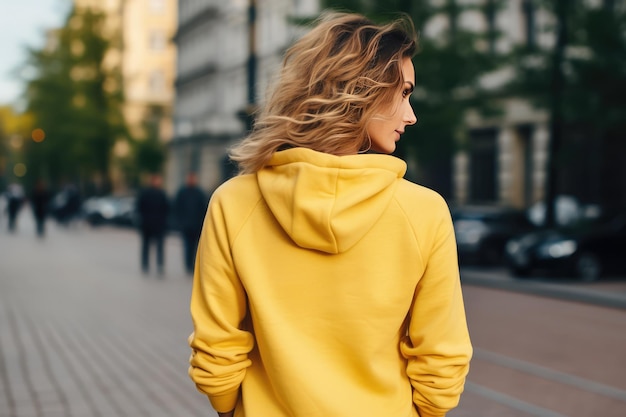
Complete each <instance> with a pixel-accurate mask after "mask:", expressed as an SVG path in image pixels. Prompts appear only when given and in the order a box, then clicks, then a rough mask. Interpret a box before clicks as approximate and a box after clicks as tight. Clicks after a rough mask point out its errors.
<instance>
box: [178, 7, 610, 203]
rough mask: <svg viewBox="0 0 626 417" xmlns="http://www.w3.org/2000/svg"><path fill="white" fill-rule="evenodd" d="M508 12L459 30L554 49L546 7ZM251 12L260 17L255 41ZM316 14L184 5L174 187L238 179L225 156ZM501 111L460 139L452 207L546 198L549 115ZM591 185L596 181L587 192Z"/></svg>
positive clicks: (440, 19)
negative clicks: (194, 179) (192, 180)
mask: <svg viewBox="0 0 626 417" xmlns="http://www.w3.org/2000/svg"><path fill="white" fill-rule="evenodd" d="M433 2H434V0H433ZM437 3H441V2H437ZM596 3H598V4H599V2H596ZM503 5H504V6H503V8H502V9H500V10H498V11H497V13H496V14H495V15H494V16H492V17H491V18H490V17H488V16H486V15H485V14H484V13H482V12H481V11H479V10H477V9H473V10H467V11H465V12H463V13H462V14H461V15H460V16H459V17H458V21H457V24H458V25H460V26H464V27H465V28H468V29H471V30H473V31H477V32H481V31H486V30H487V29H494V28H495V29H497V31H499V32H500V33H501V36H500V37H499V38H498V39H497V40H496V41H495V45H493V48H495V49H496V50H497V51H498V52H501V53H507V52H510V51H511V50H512V49H513V48H514V47H516V46H520V45H524V44H526V45H531V44H537V45H543V46H547V47H549V46H551V45H554V43H555V39H554V34H553V32H549V31H545V30H543V29H545V27H549V26H550V25H553V24H554V23H555V19H554V17H553V16H551V15H550V14H548V13H547V12H546V11H545V9H544V8H541V7H539V6H537V5H536V3H535V2H533V1H531V0H509V1H505V2H503ZM251 6H252V7H253V8H254V12H253V13H252V15H253V16H254V17H255V20H254V22H255V23H254V27H253V33H254V36H253V37H252V38H251V37H249V33H250V31H249V27H250V20H249V16H250V15H249V12H250V7H251ZM319 7H320V5H319V2H318V1H317V0H232V1H230V2H222V1H219V0H206V1H194V0H179V21H178V31H177V34H176V37H175V42H176V45H177V51H178V52H177V53H178V56H177V65H178V67H177V79H176V99H175V110H174V132H173V138H172V140H171V142H170V147H169V156H168V162H167V173H168V185H167V188H168V189H169V190H173V189H175V187H177V186H178V185H180V184H181V183H182V181H183V178H184V176H185V174H186V172H188V171H196V172H198V173H199V177H200V180H201V184H202V185H203V187H204V188H206V189H212V188H214V187H215V186H217V185H219V183H220V182H222V181H223V180H224V179H226V178H227V177H228V176H229V175H230V174H231V173H232V172H231V170H232V169H233V167H232V166H229V165H228V164H227V163H225V161H226V159H225V158H226V149H227V147H228V146H229V145H231V144H232V143H233V142H234V141H236V140H238V139H240V138H241V137H243V136H244V134H245V132H246V123H245V117H242V116H245V114H246V111H247V109H249V108H250V107H251V106H253V105H262V101H263V97H262V94H263V93H264V92H265V89H266V86H267V84H268V82H269V81H270V80H271V78H272V76H273V75H274V73H275V71H276V70H277V69H278V67H279V64H280V62H281V56H282V53H283V52H284V50H285V47H286V46H287V45H288V44H289V43H290V42H291V41H292V40H293V39H295V38H296V37H297V36H298V34H299V31H298V29H297V28H295V27H293V26H290V25H289V24H288V21H287V17H288V16H299V17H310V16H314V15H316V14H317V13H318V12H319ZM448 24H449V19H448V18H447V17H446V16H444V15H441V16H434V17H433V18H432V19H431V20H430V21H429V22H427V24H426V26H425V27H423V28H419V29H421V36H426V37H434V38H436V37H438V36H439V34H440V33H441V31H444V30H445V29H446V28H447V26H446V25H448ZM253 42H254V45H252V43H253ZM251 46H252V48H251ZM251 53H254V54H255V55H256V62H257V65H256V69H255V72H254V74H253V77H254V79H253V80H252V86H253V89H254V90H253V91H252V95H253V96H254V100H250V95H251V92H250V91H249V90H250V87H249V85H250V83H249V81H250V79H249V73H250V72H249V65H248V62H249V57H250V54H251ZM417 59H418V60H419V56H418V57H417ZM513 76H514V71H513V69H512V68H506V67H505V68H502V69H501V70H499V71H497V72H494V73H491V74H488V75H486V76H485V77H484V78H483V79H482V80H481V84H482V86H483V87H484V88H486V89H490V88H493V89H497V88H498V87H500V86H502V85H504V84H505V83H507V82H509V81H510V80H511V79H512V77H513ZM418 83H419V80H418ZM499 104H500V105H501V110H502V111H501V113H500V114H498V115H497V116H493V117H485V116H483V115H481V114H480V113H479V112H478V111H470V112H468V114H467V115H466V125H465V130H466V131H465V133H464V135H462V136H464V137H465V140H466V143H464V146H462V147H461V149H462V150H460V151H459V152H457V154H456V155H455V156H454V160H453V164H452V172H451V173H450V176H451V178H452V188H453V190H452V191H453V192H452V200H453V201H452V203H454V204H469V203H487V204H498V205H506V206H513V207H519V208H524V207H529V206H531V205H532V204H533V203H535V202H537V201H540V200H542V199H543V198H544V197H545V193H546V189H545V186H546V177H547V175H548V155H549V147H550V114H549V112H548V111H546V110H542V109H539V108H537V107H535V106H533V104H532V103H530V102H529V101H527V100H524V99H522V98H520V97H510V96H509V97H502V98H501V99H500V100H499ZM416 111H417V112H419V109H416ZM418 116H419V114H418ZM569 133H570V134H571V132H569ZM566 174H567V173H566ZM561 177H562V178H564V181H565V183H566V186H565V187H562V188H564V189H565V190H568V189H569V190H573V189H576V187H578V186H579V185H580V181H579V178H576V177H571V178H570V177H567V175H562V176H561ZM597 179H598V178H597V176H596V178H595V180H596V182H597ZM593 180H594V178H591V176H589V183H588V184H587V188H588V189H590V190H592V189H593V184H592V182H591V181H593Z"/></svg>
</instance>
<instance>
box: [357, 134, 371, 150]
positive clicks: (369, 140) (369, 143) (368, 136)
mask: <svg viewBox="0 0 626 417" xmlns="http://www.w3.org/2000/svg"><path fill="white" fill-rule="evenodd" d="M366 135H367V148H365V149H361V150H360V151H358V152H357V153H360V154H361V153H367V152H369V150H370V149H372V138H370V135H369V133H366Z"/></svg>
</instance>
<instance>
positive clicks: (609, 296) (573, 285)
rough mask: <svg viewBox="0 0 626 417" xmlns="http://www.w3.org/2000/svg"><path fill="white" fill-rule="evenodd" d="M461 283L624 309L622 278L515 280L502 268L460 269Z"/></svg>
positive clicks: (624, 280)
mask: <svg viewBox="0 0 626 417" xmlns="http://www.w3.org/2000/svg"><path fill="white" fill-rule="evenodd" d="M461 281H462V282H463V284H467V285H477V286H483V287H490V288H496V289H502V290H508V291H516V292H524V293H529V294H534V295H540V296H545V297H552V298H558V299H562V300H568V301H575V302H581V303H589V304H594V305H599V306H603V307H610V308H619V309H626V277H610V278H606V279H602V280H600V281H598V282H592V283H581V282H577V281H572V280H568V279H542V278H528V279H516V278H513V277H511V276H510V275H509V273H508V271H506V269H505V268H493V269H485V268H477V267H463V268H461Z"/></svg>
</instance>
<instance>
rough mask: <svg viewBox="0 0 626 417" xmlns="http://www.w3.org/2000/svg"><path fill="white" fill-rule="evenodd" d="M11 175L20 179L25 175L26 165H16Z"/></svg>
mask: <svg viewBox="0 0 626 417" xmlns="http://www.w3.org/2000/svg"><path fill="white" fill-rule="evenodd" d="M13 174H15V176H16V177H18V178H21V177H23V176H24V175H26V165H24V164H22V163H21V162H20V163H17V164H15V165H14V166H13Z"/></svg>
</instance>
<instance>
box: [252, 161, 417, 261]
mask: <svg viewBox="0 0 626 417" xmlns="http://www.w3.org/2000/svg"><path fill="white" fill-rule="evenodd" d="M405 172H406V164H405V163H404V161H402V160H400V159H398V158H396V157H393V156H389V155H375V154H366V155H348V156H335V155H330V154H326V153H321V152H316V151H313V150H310V149H306V148H293V149H288V150H285V151H279V152H276V153H275V154H274V156H273V157H272V159H271V160H270V162H269V163H268V165H267V166H266V167H265V168H263V169H261V170H260V171H259V172H258V173H257V180H258V183H259V188H260V190H261V194H262V195H263V198H264V199H265V201H266V203H267V205H268V207H269V209H270V210H271V211H272V213H273V214H274V217H275V218H276V220H277V221H278V223H280V225H281V226H282V228H283V229H284V230H285V232H286V233H287V234H288V235H289V236H290V237H291V239H292V240H293V241H294V242H295V243H296V244H297V245H298V246H300V247H303V248H308V249H315V250H319V251H322V252H326V253H341V252H345V251H347V250H348V249H350V248H351V247H352V246H354V245H355V244H356V243H357V242H358V241H359V240H360V239H361V238H362V237H363V236H364V235H365V234H366V233H367V232H368V231H369V230H370V229H371V227H372V226H373V225H374V224H375V223H376V221H377V220H378V219H379V218H380V216H381V215H382V213H383V212H384V211H385V210H386V208H387V206H388V205H389V203H390V201H391V199H392V197H393V195H394V192H395V188H396V185H397V184H398V181H399V180H400V179H401V178H402V177H403V176H404V174H405Z"/></svg>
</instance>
